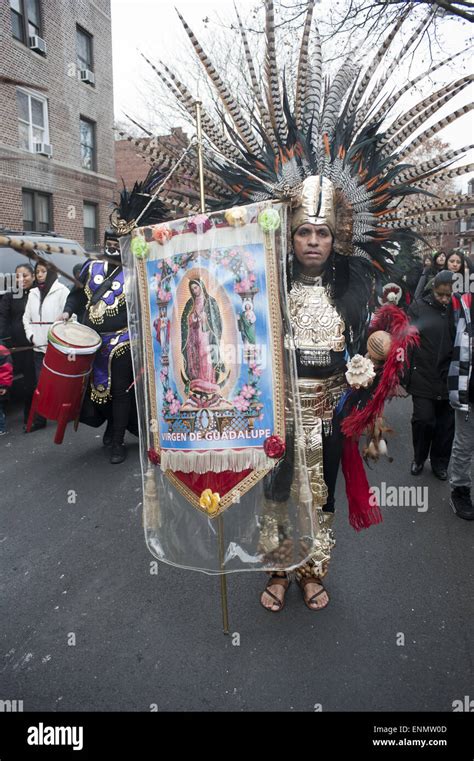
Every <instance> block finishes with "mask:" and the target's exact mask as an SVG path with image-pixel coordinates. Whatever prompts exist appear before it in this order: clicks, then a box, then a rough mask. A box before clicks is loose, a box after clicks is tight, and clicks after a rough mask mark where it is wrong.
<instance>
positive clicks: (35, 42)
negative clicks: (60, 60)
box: [29, 34, 46, 55]
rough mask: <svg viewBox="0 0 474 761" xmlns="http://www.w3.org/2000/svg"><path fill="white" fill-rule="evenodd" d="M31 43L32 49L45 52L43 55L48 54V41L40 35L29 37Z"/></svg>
mask: <svg viewBox="0 0 474 761" xmlns="http://www.w3.org/2000/svg"><path fill="white" fill-rule="evenodd" d="M29 45H30V49H31V50H35V51H36V52H37V53H43V55H46V43H45V41H44V40H43V38H42V37H38V35H36V34H34V35H33V36H32V37H30V38H29Z"/></svg>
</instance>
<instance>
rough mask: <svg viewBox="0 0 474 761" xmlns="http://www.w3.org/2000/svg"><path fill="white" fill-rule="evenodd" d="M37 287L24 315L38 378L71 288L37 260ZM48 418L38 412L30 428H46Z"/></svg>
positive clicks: (29, 298)
mask: <svg viewBox="0 0 474 761" xmlns="http://www.w3.org/2000/svg"><path fill="white" fill-rule="evenodd" d="M35 282H36V287H35V288H31V290H30V293H29V295H28V301H27V303H26V309H25V313H24V315H23V326H24V328H25V334H26V337H27V338H28V340H29V341H30V343H32V344H33V357H34V364H35V373H36V382H37V383H38V379H39V376H40V372H41V368H42V366H43V359H44V355H45V352H46V349H47V346H48V331H49V329H50V327H51V325H52V324H53V322H56V320H57V319H58V315H60V314H61V313H62V312H63V311H64V304H65V303H66V299H67V297H68V296H69V290H68V289H67V288H66V286H65V285H63V284H62V283H60V282H59V280H58V276H57V273H56V272H55V271H54V270H52V269H50V268H49V267H48V266H47V265H46V264H42V263H40V262H38V263H37V264H36V267H35ZM45 425H46V420H45V418H43V417H40V416H39V415H37V416H36V418H35V422H34V423H33V425H32V427H31V430H32V431H36V430H38V428H44V427H45Z"/></svg>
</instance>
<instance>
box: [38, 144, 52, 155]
mask: <svg viewBox="0 0 474 761" xmlns="http://www.w3.org/2000/svg"><path fill="white" fill-rule="evenodd" d="M34 147H35V153H39V154H40V155H41V156H48V157H49V158H51V156H52V155H53V146H52V145H48V143H35V144H34Z"/></svg>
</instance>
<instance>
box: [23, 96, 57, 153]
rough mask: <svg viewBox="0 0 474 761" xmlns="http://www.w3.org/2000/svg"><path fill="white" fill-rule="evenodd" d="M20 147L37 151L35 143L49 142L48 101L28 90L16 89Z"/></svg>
mask: <svg viewBox="0 0 474 761" xmlns="http://www.w3.org/2000/svg"><path fill="white" fill-rule="evenodd" d="M16 100H17V106H18V129H19V134H20V148H24V150H25V151H32V152H33V153H34V152H35V150H36V149H35V143H49V128H48V101H47V100H46V98H44V97H43V96H42V95H39V94H38V93H35V92H30V91H28V90H20V89H17V91H16Z"/></svg>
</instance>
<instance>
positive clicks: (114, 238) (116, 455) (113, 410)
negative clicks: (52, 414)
mask: <svg viewBox="0 0 474 761" xmlns="http://www.w3.org/2000/svg"><path fill="white" fill-rule="evenodd" d="M161 180H162V175H161V173H160V172H158V171H157V170H156V169H154V168H152V169H150V171H149V173H148V175H147V177H146V178H145V179H144V180H143V182H140V183H139V182H136V183H135V185H134V187H133V189H132V190H131V191H128V190H127V189H126V188H125V187H124V188H123V190H122V192H121V193H120V200H119V203H118V204H117V205H116V206H115V208H114V211H113V212H112V214H111V215H110V222H111V225H112V228H111V229H109V230H107V231H106V233H105V242H104V254H105V256H106V257H107V260H106V261H102V260H98V259H95V260H90V261H88V262H86V263H85V265H84V267H83V268H82V270H81V272H80V275H79V282H80V284H81V286H82V287H78V288H74V289H73V290H72V291H71V293H70V294H69V297H68V299H67V301H66V304H65V306H64V313H63V315H62V319H65V320H68V319H69V317H70V316H71V315H72V314H74V313H76V314H80V313H81V311H84V317H83V320H82V322H83V324H84V325H87V326H88V327H90V328H93V329H94V330H95V331H96V332H97V333H99V335H100V336H101V338H102V346H101V348H100V349H99V351H98V352H97V355H96V358H95V360H94V366H93V371H92V377H91V382H90V386H89V394H88V395H87V396H86V399H85V404H84V405H83V411H84V408H85V406H86V405H88V404H89V405H90V404H91V402H92V404H93V405H94V407H95V410H96V415H95V420H94V421H92V419H88V417H87V415H82V414H81V421H82V422H85V423H89V424H90V425H93V426H95V427H97V426H98V425H100V424H101V423H102V422H103V420H104V419H105V418H106V419H107V420H108V423H107V428H106V431H105V434H104V437H103V443H104V446H112V451H111V455H110V462H111V463H112V464H116V463H120V462H123V461H124V459H125V456H126V449H125V446H124V443H123V440H124V436H125V431H126V429H127V428H128V430H130V431H131V432H132V433H135V434H136V435H137V436H138V423H137V419H136V417H137V416H136V406H135V395H134V394H133V391H131V387H132V385H133V380H134V379H133V367H132V357H131V351H130V336H129V332H128V324H127V306H126V301H125V292H124V273H123V270H122V260H121V257H120V244H119V240H118V238H119V236H120V235H126V234H128V233H129V232H130V231H131V230H132V229H133V228H134V227H135V226H136V224H137V222H136V220H140V224H141V225H152V224H157V223H159V222H162V221H164V219H165V218H166V214H167V212H166V210H165V207H164V206H163V204H162V203H161V201H160V200H159V199H158V198H157V197H155V196H154V193H155V189H156V188H157V186H158V185H159V184H160V183H161ZM105 410H107V411H106V412H105ZM97 418H98V420H99V422H97Z"/></svg>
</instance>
